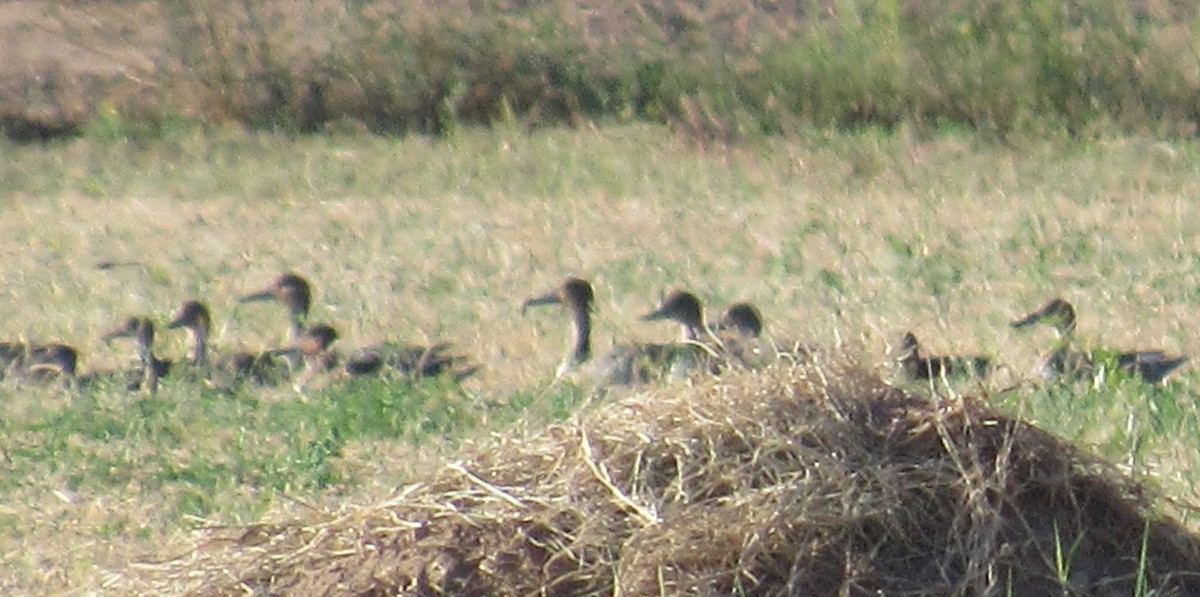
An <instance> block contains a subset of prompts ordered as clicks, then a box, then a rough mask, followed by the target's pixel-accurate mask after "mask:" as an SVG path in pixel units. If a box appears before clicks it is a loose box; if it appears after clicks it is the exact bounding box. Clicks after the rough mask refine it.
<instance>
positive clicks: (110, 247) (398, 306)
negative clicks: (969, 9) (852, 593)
mask: <svg viewBox="0 0 1200 597" xmlns="http://www.w3.org/2000/svg"><path fill="white" fill-rule="evenodd" d="M0 151H3V153H4V155H5V156H6V159H5V160H4V161H3V163H0V203H2V204H3V205H4V207H5V209H6V217H5V218H4V219H3V220H2V221H0V235H3V236H4V237H5V238H7V239H9V242H10V244H9V245H8V246H9V247H11V248H10V249H9V250H8V253H6V255H5V257H6V259H4V260H0V280H2V281H3V286H2V288H0V311H2V312H5V313H8V314H10V316H8V317H7V318H6V319H5V320H4V321H3V322H0V337H5V338H15V337H22V336H23V337H30V338H35V339H42V340H49V339H62V340H64V341H68V342H70V343H72V344H75V345H77V346H79V347H80V349H81V350H82V352H83V354H84V357H83V368H84V369H85V370H88V369H106V368H111V367H115V366H118V365H120V364H122V363H124V362H125V361H126V360H127V359H128V357H129V350H130V349H129V347H128V346H120V345H112V346H110V345H106V344H104V343H102V342H101V341H100V340H99V336H100V334H101V333H102V332H103V331H105V330H106V329H108V328H111V327H112V326H113V325H114V324H115V323H117V322H118V321H120V320H121V319H122V318H123V317H125V316H127V315H131V314H147V315H150V316H153V317H154V318H156V319H157V320H158V321H159V322H160V323H161V322H165V320H166V319H167V318H169V317H170V316H171V315H173V313H174V311H175V310H176V309H177V308H178V306H179V304H180V303H181V302H182V301H184V300H185V299H188V298H192V297H200V298H205V299H207V300H208V301H209V302H210V304H211V306H212V308H213V310H214V317H215V320H216V321H215V324H216V327H215V332H214V336H215V337H214V339H213V341H214V343H215V345H216V348H217V349H218V350H219V349H221V348H226V349H228V348H232V347H239V346H246V347H248V348H261V347H265V346H270V345H274V344H276V343H278V342H279V339H280V338H281V334H282V331H283V326H284V316H283V314H282V312H281V310H280V309H279V308H278V307H277V306H275V305H261V304H260V305H239V304H237V303H236V301H235V297H237V296H240V295H242V294H245V293H247V292H249V291H252V290H257V289H259V288H261V287H262V286H263V285H264V284H265V283H266V282H267V281H268V280H269V279H270V278H271V277H273V276H275V275H276V274H278V273H280V272H281V271H285V270H297V271H299V272H301V273H303V274H305V275H306V276H309V277H310V278H311V279H312V280H313V281H314V282H315V284H316V296H315V306H314V312H313V318H314V320H317V321H328V322H332V323H334V324H336V325H337V326H338V328H339V330H340V331H341V334H342V335H341V337H342V339H341V340H340V341H339V346H340V347H341V348H343V349H345V350H349V349H352V348H354V347H356V346H363V345H367V344H372V343H375V342H380V341H386V340H398V341H414V342H417V341H420V342H425V341H436V340H447V341H450V342H452V343H453V344H454V346H455V348H456V349H457V350H458V351H460V352H462V353H464V354H466V355H468V356H470V357H471V358H472V359H473V360H475V361H476V362H479V363H481V364H482V365H483V368H482V369H481V370H480V372H479V374H478V375H477V376H476V377H474V378H472V379H470V380H468V381H467V382H466V383H465V384H464V385H463V386H462V387H457V386H454V385H453V384H446V383H443V382H438V381H430V382H422V383H418V384H409V383H406V382H403V381H399V380H322V381H319V382H318V383H316V384H314V386H313V387H311V388H309V389H308V390H306V392H305V393H304V394H303V395H298V394H296V393H294V392H292V391H291V390H290V389H276V390H267V391H251V390H243V391H237V392H233V393H222V392H217V391H214V390H206V389H201V388H199V387H197V386H195V385H191V384H186V383H178V382H173V381H170V380H168V381H166V382H165V383H164V387H163V389H162V391H160V393H159V394H158V395H157V396H154V397H147V396H141V395H129V394H127V393H125V392H124V391H120V390H113V389H109V390H101V389H96V390H93V391H89V392H87V393H84V394H83V395H79V396H75V395H71V394H68V393H66V392H62V391H59V390H36V391H29V390H26V389H19V388H13V387H6V388H4V389H2V390H0V446H3V454H2V459H0V460H2V462H0V465H2V466H3V470H4V474H3V475H0V497H2V499H0V502H2V503H4V504H7V505H6V506H5V507H3V508H0V546H3V549H0V553H5V554H9V555H6V556H4V559H3V560H2V561H0V566H3V567H5V568H8V569H12V570H14V571H15V574H14V575H13V577H12V580H8V581H0V587H3V588H6V589H10V591H9V592H25V593H29V592H35V593H37V592H41V593H44V592H47V591H49V592H64V591H71V590H74V591H82V590H84V587H87V586H89V585H93V584H94V583H95V582H96V580H95V579H96V567H99V568H100V569H101V570H103V569H105V568H111V567H120V566H121V565H123V563H124V562H125V561H126V560H127V559H128V558H129V557H132V556H133V555H135V554H138V553H141V552H143V551H145V550H151V551H153V550H155V549H157V548H160V546H162V545H164V544H166V543H167V542H168V540H169V539H171V538H172V537H174V536H176V535H177V534H178V533H180V532H183V531H184V530H186V529H187V528H189V527H190V526H192V525H194V524H195V521H196V519H195V518H193V517H199V518H201V519H203V520H207V521H214V522H252V521H255V520H259V519H261V518H264V517H285V516H288V515H289V513H292V512H294V511H295V510H297V509H301V508H304V507H305V506H304V505H303V504H308V503H312V504H318V505H320V504H326V503H330V502H335V501H345V500H352V501H369V500H371V499H372V498H373V497H376V496H383V495H386V494H387V493H388V492H389V491H391V490H392V489H393V488H395V487H397V486H401V485H404V484H407V483H410V482H412V481H413V480H414V479H416V478H419V475H420V472H421V470H423V469H425V468H428V467H430V466H439V464H438V463H440V462H442V459H443V458H445V457H449V458H453V451H454V450H455V449H457V447H458V446H461V445H463V444H464V443H467V444H471V443H474V442H477V441H480V440H481V438H484V437H486V436H487V434H490V433H504V432H505V431H506V430H508V429H510V428H512V427H514V426H518V427H521V426H524V427H531V428H537V427H539V426H541V425H544V424H546V423H547V422H549V421H553V420H555V419H558V418H562V417H567V416H571V415H572V414H573V413H574V412H576V411H577V410H578V409H579V408H595V407H597V406H601V405H603V403H604V401H605V398H604V397H603V396H592V394H591V393H590V392H589V391H587V390H586V389H584V388H579V387H575V386H572V385H569V384H563V383H551V378H552V376H553V371H554V370H555V367H556V365H557V363H558V362H559V361H560V359H561V356H562V352H563V351H564V350H565V345H566V342H567V329H566V321H565V317H563V316H562V315H561V314H560V313H558V312H556V311H555V310H554V309H545V310H538V311H531V312H530V313H528V314H526V315H525V316H522V315H521V313H520V309H519V305H520V303H521V301H523V300H524V299H526V298H529V297H531V296H535V295H539V294H542V293H544V292H545V291H546V290H548V289H549V288H550V287H552V286H553V285H555V284H557V283H558V282H559V281H560V280H561V279H562V278H563V276H565V275H567V274H579V275H583V276H586V277H588V278H590V279H591V280H592V282H593V284H594V285H595V286H596V290H597V295H598V297H597V298H598V301H597V321H596V333H595V337H594V342H595V344H596V349H597V351H604V350H606V349H607V348H608V347H609V346H611V345H612V344H613V343H614V342H623V341H628V340H646V341H662V340H665V339H667V338H670V337H673V336H674V335H675V331H674V330H671V329H669V328H668V326H665V325H649V324H643V323H641V322H638V321H636V316H637V315H639V314H641V313H644V312H646V311H647V310H649V309H650V308H651V307H652V306H654V304H655V303H656V301H657V300H658V299H659V297H660V296H661V295H662V294H663V293H665V292H667V291H668V290H670V289H672V288H677V287H687V288H691V289H694V290H696V291H697V292H698V293H699V294H700V296H701V297H702V298H703V299H704V300H705V301H706V302H707V303H708V307H709V313H710V316H711V315H713V314H715V313H717V312H718V311H719V310H720V309H722V308H723V307H724V305H725V304H727V303H729V302H733V301H738V300H750V301H753V302H755V303H757V304H758V305H759V306H760V308H761V309H762V310H763V312H764V313H765V315H766V317H767V324H768V329H769V330H770V331H771V332H772V333H773V334H775V335H777V336H779V337H781V338H787V339H796V340H803V341H807V342H816V343H824V344H833V343H840V344H841V345H842V346H843V348H844V349H845V350H847V351H849V352H851V353H852V354H856V355H859V356H860V358H862V359H863V360H864V361H866V362H868V363H877V364H878V365H879V367H880V369H881V370H882V371H884V373H885V374H888V375H892V374H893V372H892V370H891V368H890V363H889V362H888V360H887V357H886V354H887V350H888V347H889V346H890V344H891V343H892V342H895V341H896V340H897V339H898V337H899V335H900V333H901V332H903V331H904V330H906V329H911V330H913V331H914V333H915V334H916V335H917V336H918V337H919V338H921V339H922V342H923V344H924V345H925V347H926V349H927V350H928V351H929V352H931V353H955V352H959V353H968V352H969V353H984V354H989V355H992V356H994V358H996V359H997V360H998V361H999V362H1001V363H1004V364H1005V365H1006V367H1004V368H1002V370H1001V371H1000V372H999V373H998V374H997V376H996V378H995V379H994V380H992V381H990V382H989V383H988V385H987V387H986V388H984V389H985V390H986V391H987V392H988V395H989V396H990V399H991V400H993V401H995V402H997V403H999V404H1001V405H1002V406H1003V407H1004V408H1006V409H1008V410H1010V411H1012V412H1015V413H1019V414H1021V415H1022V416H1024V417H1026V418H1029V419H1031V420H1033V421H1035V422H1037V423H1038V424H1039V425H1041V426H1043V427H1045V428H1047V429H1049V430H1051V431H1053V432H1054V433H1057V434H1059V435H1062V436H1064V437H1067V438H1070V439H1072V440H1074V441H1077V442H1079V443H1080V444H1081V445H1083V446H1085V447H1087V449H1090V450H1095V451H1097V452H1099V453H1101V454H1103V455H1104V456H1105V457H1106V458H1109V459H1110V460H1112V461H1115V462H1118V463H1122V464H1123V465H1126V466H1129V467H1130V468H1131V469H1132V470H1134V471H1136V473H1137V474H1139V475H1141V476H1143V477H1144V478H1145V479H1147V480H1148V481H1149V482H1150V483H1151V484H1152V485H1156V486H1158V487H1161V488H1162V489H1163V490H1164V491H1165V492H1166V493H1167V494H1169V495H1172V496H1175V497H1178V498H1180V499H1183V500H1192V501H1196V500H1200V496H1198V495H1197V494H1196V493H1195V491H1196V490H1195V488H1196V487H1200V476H1198V475H1200V472H1198V471H1200V443H1197V442H1196V441H1195V440H1194V438H1196V437H1200V415H1198V414H1197V408H1198V407H1197V396H1196V393H1195V391H1194V390H1193V389H1192V387H1193V384H1194V383H1195V380H1196V374H1195V373H1194V367H1195V365H1194V363H1189V364H1187V365H1185V366H1184V367H1183V368H1182V369H1181V370H1180V371H1179V372H1178V374H1177V375H1176V377H1175V379H1174V381H1172V382H1171V383H1169V384H1167V385H1165V386H1163V387H1148V386H1146V385H1145V384H1141V383H1140V382H1137V381H1136V380H1132V379H1125V378H1122V376H1120V375H1114V376H1109V377H1108V378H1107V379H1106V380H1104V382H1103V383H1098V384H1089V383H1087V382H1081V383H1076V384H1067V385H1042V384H1039V383H1034V382H1033V381H1031V380H1032V378H1033V376H1032V373H1031V371H1030V369H1031V364H1032V363H1033V361H1034V359H1035V358H1036V357H1037V355H1038V354H1039V353H1040V352H1041V351H1042V350H1043V349H1044V348H1046V347H1048V345H1049V344H1050V342H1051V337H1050V333H1049V331H1048V330H1030V331H1028V333H1021V332H1015V331H1013V330H1010V329H1009V327H1008V322H1009V321H1011V320H1013V319H1014V318H1015V317H1017V316H1019V315H1021V314H1024V313H1027V312H1029V311H1030V310H1032V309H1034V308H1036V307H1037V306H1040V305H1041V304H1043V303H1044V302H1045V301H1046V300H1047V299H1048V298H1050V297H1051V296H1055V295H1062V296H1064V297H1066V298H1068V299H1069V300H1071V301H1072V302H1073V303H1075V305H1076V307H1077V308H1078V310H1079V331H1080V335H1081V338H1082V341H1083V342H1084V343H1085V345H1087V346H1093V347H1098V348H1111V349H1145V348H1156V347H1158V348H1163V349H1166V350H1168V351H1170V352H1179V353H1184V354H1193V355H1195V354H1198V353H1200V344H1198V343H1197V341H1196V339H1195V337H1194V334H1193V333H1192V331H1193V330H1195V329H1198V328H1200V273H1198V272H1200V268H1198V267H1197V265H1198V263H1200V249H1198V248H1197V247H1196V246H1195V245H1194V243H1193V242H1192V239H1194V238H1196V237H1197V235H1198V234H1200V205H1197V204H1196V203H1195V202H1194V201H1192V200H1191V199H1190V198H1191V197H1194V196H1197V194H1200V144H1197V143H1195V142H1192V141H1176V142H1165V141H1160V140H1153V139H1147V138H1141V137H1113V138H1104V139H1101V140H1098V141H1095V142H1092V143H1088V144H1082V143H1075V142H1069V141H1063V140H1061V139H1059V140H1054V141H1033V140H1029V141H1024V142H1021V143H1019V144H1017V145H1015V146H999V145H991V144H989V143H987V142H986V141H985V140H983V139H982V138H980V137H975V136H971V135H967V134H964V133H962V132H961V131H958V132H952V133H951V134H945V135H939V136H934V137H925V136H922V135H920V134H917V133H916V131H913V130H909V129H904V128H901V129H899V130H896V131H892V132H886V131H880V130H866V131H862V132H860V133H855V134H838V133H829V132H821V131H816V130H812V131H808V132H807V133H806V134H805V136H804V137H803V138H795V139H759V140H756V141H754V142H751V143H746V144H742V145H739V146H734V147H719V146H707V147H698V146H697V145H695V144H694V142H692V141H691V140H688V139H686V138H682V137H680V136H677V135H673V134H670V133H669V132H668V131H667V130H666V129H664V128H662V127H656V126H626V127H616V128H609V129H601V130H574V131H567V130H541V131H537V132H533V133H528V132H525V131H523V130H518V129H514V128H505V129H502V130H497V131H478V130H473V129H470V128H464V129H461V130H460V131H459V132H458V133H457V134H456V135H455V136H453V137H452V138H449V139H445V140H440V141H439V140H432V139H428V138H410V139H403V140H397V139H387V138H379V137H371V136H340V135H331V136H309V137H304V138H289V137H286V136H282V135H275V134H268V133H247V132H245V131H241V130H236V129H226V130H211V129H210V130H204V129H189V130H181V131H176V132H175V133H173V134H172V135H171V136H170V137H169V138H163V139H157V140H156V139H149V140H144V141H139V142H130V141H127V140H120V139H107V138H102V137H100V136H97V137H96V138H89V139H84V140H80V141H77V142H73V143H63V144H50V145H46V146H13V145H3V146H0ZM105 260H115V261H137V262H140V263H141V264H142V266H141V267H127V268H119V269H114V270H107V271H100V270H97V269H96V268H95V264H96V263H97V262H99V261H105ZM184 351H185V342H184V337H183V335H182V334H177V333H175V332H173V331H165V330H164V331H163V332H162V333H160V334H159V352H160V353H161V354H164V355H169V356H179V355H183V354H185V353H184ZM1013 385H1017V389H1015V390H1010V391H1005V388H1008V387H1010V386H1013ZM957 390H958V391H974V390H975V388H974V387H973V386H972V385H971V384H964V385H960V386H958V387H957ZM347 496H349V497H347ZM1192 523H1193V524H1194V523H1195V521H1192ZM1069 539H1070V538H1064V541H1068V540H1069ZM45 570H50V571H52V573H51V574H49V575H47V573H46V572H45ZM4 583H9V584H4Z"/></svg>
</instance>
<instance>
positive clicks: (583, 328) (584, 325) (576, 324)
mask: <svg viewBox="0 0 1200 597" xmlns="http://www.w3.org/2000/svg"><path fill="white" fill-rule="evenodd" d="M571 324H572V331H573V332H574V340H573V342H572V343H571V354H570V355H568V357H567V361H566V362H565V363H564V365H565V366H572V365H578V364H580V363H585V362H587V360H588V359H590V358H592V316H591V314H590V313H588V312H587V309H577V310H575V311H574V312H573V313H571Z"/></svg>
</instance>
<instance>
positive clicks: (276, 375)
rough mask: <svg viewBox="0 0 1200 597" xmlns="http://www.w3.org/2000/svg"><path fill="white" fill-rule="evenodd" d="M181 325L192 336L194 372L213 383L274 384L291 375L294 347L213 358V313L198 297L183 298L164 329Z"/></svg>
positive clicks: (295, 353) (295, 357)
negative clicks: (211, 344) (209, 342)
mask: <svg viewBox="0 0 1200 597" xmlns="http://www.w3.org/2000/svg"><path fill="white" fill-rule="evenodd" d="M180 328H182V329H185V330H187V331H188V333H189V335H190V336H191V339H192V354H191V360H192V367H193V368H194V369H195V372H194V373H195V374H196V375H198V376H200V377H202V378H204V379H205V380H206V381H208V382H210V383H213V384H214V385H220V386H227V385H236V384H237V383H240V382H242V381H246V380H249V381H253V382H255V383H257V384H258V385H263V386H271V385H277V384H280V383H282V382H284V381H286V380H287V379H290V378H291V377H292V375H293V373H294V372H293V370H292V361H293V360H297V359H300V358H301V357H300V356H299V352H298V349H296V348H280V349H273V350H266V351H262V352H257V353H255V352H248V351H241V350H239V351H234V352H230V353H225V354H220V355H217V356H216V358H213V356H212V355H211V354H210V350H209V346H208V339H209V336H210V334H211V333H212V314H211V313H210V312H209V310H208V306H207V305H205V304H204V303H203V302H201V301H197V300H189V301H186V302H184V303H183V305H182V306H181V307H180V308H179V312H178V313H177V314H176V315H175V318H174V319H172V320H171V322H170V323H169V324H167V329H180Z"/></svg>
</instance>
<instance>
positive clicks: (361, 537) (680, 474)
mask: <svg viewBox="0 0 1200 597" xmlns="http://www.w3.org/2000/svg"><path fill="white" fill-rule="evenodd" d="M469 454H470V455H468V456H465V458H464V460H462V461H457V462H454V463H451V464H448V465H446V466H445V467H444V468H443V469H442V470H440V471H438V472H436V473H435V474H433V475H431V476H430V477H429V478H422V479H416V480H414V483H412V484H410V485H408V486H406V487H404V488H403V489H401V490H399V491H398V492H397V493H396V495H395V496H393V497H392V498H391V499H389V500H388V501H386V502H384V503H380V504H376V505H372V506H369V507H359V506H343V507H341V508H339V509H337V510H335V511H330V512H317V513H314V514H313V515H311V516H307V517H304V519H302V520H297V521H294V522H290V523H286V524H261V525H252V526H247V527H238V528H213V529H205V530H203V531H201V532H199V533H197V535H196V537H195V543H194V550H191V551H188V553H187V554H186V555H184V556H182V557H180V558H178V559H173V560H169V561H165V562H158V563H155V564H143V565H138V566H135V567H134V568H133V569H132V570H131V571H130V572H129V573H128V575H125V576H119V577H114V578H112V579H110V583H111V584H109V585H108V587H109V588H112V589H116V590H118V591H120V592H129V593H133V592H137V593H144V594H160V595H165V594H205V595H208V594H214V595H216V594H230V595H232V594H242V593H253V594H287V595H318V594H339V595H379V594H388V595H398V594H403V595H440V594H454V595H531V594H555V595H613V594H625V595H659V594H661V595H678V594H701V595H730V594H753V595H788V594H811V595H845V594H867V593H871V594H874V593H881V594H889V595H896V594H921V595H982V594H1013V595H1034V594H1053V593H1059V592H1063V593H1070V594H1087V595H1132V594H1135V591H1136V590H1137V588H1136V587H1137V586H1138V582H1139V579H1141V581H1143V582H1145V585H1144V586H1143V590H1145V589H1149V590H1152V591H1156V592H1161V593H1163V594H1192V593H1195V592H1196V591H1200V574H1197V572H1196V571H1197V570H1200V537H1197V536H1194V535H1190V534H1188V533H1187V532H1186V531H1184V530H1183V529H1182V527H1180V526H1179V525H1178V524H1177V523H1175V522H1173V521H1172V520H1170V519H1169V518H1160V516H1159V515H1158V514H1155V513H1154V512H1153V511H1152V510H1151V508H1150V503H1151V499H1152V498H1150V497H1149V496H1147V495H1146V494H1145V492H1144V489H1143V488H1142V487H1140V486H1138V485H1137V484H1136V483H1134V482H1133V481H1132V480H1130V479H1129V478H1127V477H1126V476H1124V475H1122V474H1121V473H1119V472H1118V471H1117V470H1116V469H1114V468H1113V467H1112V466H1111V465H1108V464H1106V463H1105V462H1104V461H1102V460H1099V459H1096V458H1094V457H1091V456H1088V455H1086V454H1085V453H1083V452H1081V451H1079V450H1077V449H1075V448H1074V447H1072V446H1070V445H1069V444H1066V443H1064V442H1062V441H1061V440H1058V439H1056V438H1054V437H1053V436H1051V435H1049V434H1047V433H1045V432H1043V431H1041V430H1039V429H1037V428H1035V427H1033V426H1030V425H1028V424H1025V423H1022V422H1019V421H1017V420H1015V419H1013V418H1011V417H1009V416H1006V415H1003V414H1000V413H999V412H997V411H995V410H994V409H992V408H990V407H988V406H986V405H985V403H984V401H982V400H979V399H975V398H967V399H962V400H928V399H923V398H919V397H916V396H913V395H910V394H906V393H904V392H902V391H900V390H897V389H895V388H893V387H890V386H888V385H885V384H883V383H881V382H880V381H879V380H878V379H877V378H876V377H875V376H874V375H873V374H872V373H870V372H867V371H864V370H862V369H858V368H855V367H853V366H848V365H846V364H831V363H818V364H817V365H816V366H812V365H803V366H794V367H780V368H777V369H774V370H768V371H767V372H764V373H758V374H738V375H732V376H730V377H727V378H725V379H722V380H720V381H704V382H701V383H699V384H698V385H697V386H695V387H689V388H673V389H670V390H658V391H647V392H643V393H638V394H636V395H632V396H629V397H627V398H626V399H624V400H621V401H619V402H616V403H612V404H607V405H604V406H603V407H601V408H599V409H597V410H596V411H595V412H592V413H590V414H588V415H585V416H583V417H582V418H581V419H580V420H578V421H576V422H573V423H569V424H563V425H557V426H553V427H551V428H549V429H546V430H544V431H539V432H537V433H534V434H532V435H530V436H524V435H517V436H508V437H503V436H498V437H496V438H493V439H491V440H488V441H485V442H484V443H483V445H480V446H478V447H477V448H475V449H472V450H469ZM1143 550H1146V551H1144V552H1143ZM1056 552H1058V553H1059V554H1060V555H1058V556H1056ZM1062 554H1065V555H1062ZM1139 566H1144V567H1143V568H1139Z"/></svg>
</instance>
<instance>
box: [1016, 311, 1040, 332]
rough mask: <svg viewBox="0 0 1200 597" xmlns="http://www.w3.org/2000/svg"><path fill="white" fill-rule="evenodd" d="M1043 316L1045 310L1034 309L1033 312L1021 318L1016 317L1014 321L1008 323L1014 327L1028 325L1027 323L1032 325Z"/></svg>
mask: <svg viewBox="0 0 1200 597" xmlns="http://www.w3.org/2000/svg"><path fill="white" fill-rule="evenodd" d="M1045 317H1046V312H1045V311H1034V312H1033V313H1030V314H1029V315H1026V316H1025V317H1024V318H1022V319H1018V320H1017V321H1014V322H1012V323H1010V324H1009V325H1010V326H1012V327H1014V328H1018V329H1019V328H1023V327H1026V326H1029V325H1033V324H1035V323H1037V322H1039V321H1041V320H1042V319H1043V318H1045Z"/></svg>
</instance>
